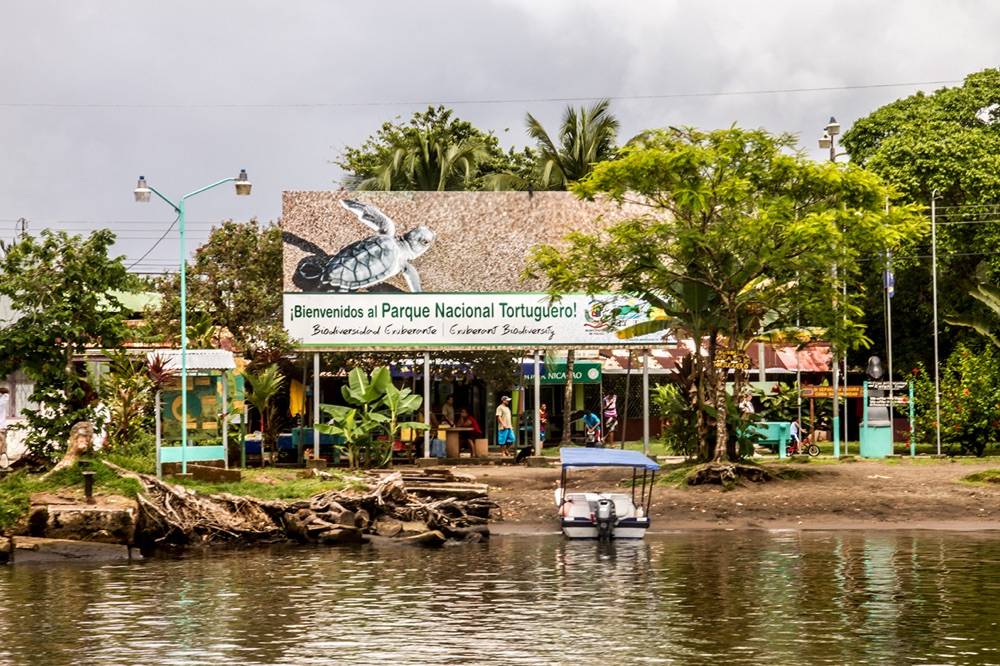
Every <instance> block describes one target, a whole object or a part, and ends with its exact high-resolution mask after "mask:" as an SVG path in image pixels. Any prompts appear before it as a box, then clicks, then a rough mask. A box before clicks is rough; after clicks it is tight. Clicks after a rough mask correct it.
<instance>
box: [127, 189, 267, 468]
mask: <svg viewBox="0 0 1000 666" xmlns="http://www.w3.org/2000/svg"><path fill="white" fill-rule="evenodd" d="M226 183H236V194H237V195H240V196H245V195H248V194H250V189H251V187H252V184H251V183H250V178H249V177H248V176H247V171H246V169H240V172H239V174H238V175H236V176H234V177H230V178H223V179H222V180H217V181H215V182H214V183H212V184H210V185H206V186H205V187H201V188H198V189H197V190H194V191H192V192H188V193H187V194H185V195H184V196H182V197H181V198H180V199H178V200H177V203H174V202H173V201H171V200H170V199H169V198H167V197H166V196H164V195H163V194H160V192H159V191H157V189H156V188H155V187H150V186H149V184H147V183H146V178H145V177H144V176H139V180H138V182H136V185H135V190H133V193H134V194H135V200H136V201H137V202H139V203H147V202H148V201H149V200H150V195H151V194H155V195H156V196H158V197H159V198H160V199H162V200H163V201H164V202H166V204H167V205H168V206H170V207H171V208H173V209H174V212H175V213H177V232H178V235H179V236H180V278H181V279H180V282H181V284H180V291H181V294H180V296H181V304H180V305H181V474H187V439H188V437H187V249H186V248H185V245H184V208H185V203H186V202H187V200H188V199H190V198H191V197H193V196H195V195H197V194H201V193H202V192H205V191H206V190H210V189H212V188H214V187H218V186H219V185H224V184H226ZM156 463H157V472H159V469H160V461H159V447H157V461H156Z"/></svg>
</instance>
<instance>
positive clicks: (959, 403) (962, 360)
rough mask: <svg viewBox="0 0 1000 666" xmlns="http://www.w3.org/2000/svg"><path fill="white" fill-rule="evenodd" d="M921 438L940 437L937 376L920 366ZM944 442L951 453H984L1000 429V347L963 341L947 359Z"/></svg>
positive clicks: (943, 368) (918, 426) (918, 430)
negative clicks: (935, 400) (936, 400)
mask: <svg viewBox="0 0 1000 666" xmlns="http://www.w3.org/2000/svg"><path fill="white" fill-rule="evenodd" d="M912 377H913V379H914V411H915V412H916V437H917V439H918V440H919V441H920V442H922V443H925V444H933V443H934V442H935V441H936V430H935V425H936V422H937V418H936V414H935V405H934V377H933V374H932V373H929V372H927V371H926V370H925V369H924V368H923V367H922V366H921V367H918V368H916V369H914V371H913V373H912ZM940 379H941V444H942V446H943V447H944V451H945V452H946V453H954V452H956V450H957V451H958V452H961V453H964V454H975V455H977V456H981V455H983V453H984V452H985V451H986V447H987V446H989V445H991V444H994V443H995V442H996V441H997V439H998V438H997V432H998V431H1000V350H998V349H997V348H996V347H994V346H992V345H983V344H979V345H966V344H964V343H959V344H958V345H957V346H956V347H955V350H954V351H953V352H952V353H951V355H950V356H949V357H948V358H947V360H945V361H944V362H943V363H942V364H941V372H940Z"/></svg>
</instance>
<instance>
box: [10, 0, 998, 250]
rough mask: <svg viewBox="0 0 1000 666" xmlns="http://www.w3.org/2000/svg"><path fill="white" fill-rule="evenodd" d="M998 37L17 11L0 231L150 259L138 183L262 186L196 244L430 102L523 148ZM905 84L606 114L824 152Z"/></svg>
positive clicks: (738, 7)
mask: <svg viewBox="0 0 1000 666" xmlns="http://www.w3.org/2000/svg"><path fill="white" fill-rule="evenodd" d="M998 28H1000V3H996V2H988V1H983V2H956V1H955V0H950V1H947V0H943V1H937V2H931V1H928V0H923V1H917V0H912V1H909V2H903V1H899V2H871V1H870V0H869V1H863V0H862V1H852V0H841V1H839V2H822V3H820V2H802V1H801V0H793V1H787V2H777V1H775V0H768V1H766V2H765V1H760V2H749V1H746V0H741V1H739V2H737V1H736V0H733V1H732V2H706V1H704V0H699V1H697V2H695V1H693V0H692V1H690V2H665V1H663V2H636V1H629V2H622V1H620V0H619V1H609V2H583V1H581V0H567V1H565V2H556V1H553V0H520V1H513V0H512V1H509V2H486V1H484V0H476V1H475V2H472V1H469V0H454V1H450V2H445V1H428V0H408V1H400V2H387V1H384V0H380V1H378V2H350V3H347V2H329V1H313V2H306V1H301V2H293V1H289V0H286V1H282V2H279V1H277V0H274V1H272V2H261V1H252V0H239V1H225V2H223V1H218V0H211V1H208V0H200V1H178V0H171V1H170V2H150V3H142V2H139V3H137V2H111V1H104V0H102V1H97V0H89V1H86V0H80V1H75V2H67V1H63V0H59V1H57V0H30V1H28V0H24V1H22V2H15V0H3V2H2V9H0V44H2V48H0V238H10V237H12V236H13V234H14V229H15V223H16V220H17V219H18V218H20V217H24V218H27V219H28V220H29V231H38V230H40V229H41V228H43V227H46V226H49V227H54V228H62V229H68V230H72V231H79V232H83V231H86V230H89V229H92V228H96V227H103V226H107V227H110V228H112V229H115V230H116V231H117V232H119V235H120V237H121V241H120V243H119V247H118V249H119V251H120V252H121V253H123V254H125V255H127V256H128V257H129V258H130V259H136V258H138V257H139V256H141V255H142V254H143V253H144V252H145V251H146V250H147V249H149V247H150V246H151V245H152V244H153V243H154V242H155V240H156V238H158V237H159V236H160V234H162V233H163V231H165V230H166V228H167V227H168V226H169V224H170V221H171V220H172V219H173V214H172V212H171V211H170V209H169V208H168V207H167V206H166V205H164V204H161V203H159V202H156V201H154V202H151V203H149V204H136V203H134V202H133V198H132V191H131V190H132V188H133V187H134V186H135V180H136V178H137V176H138V175H139V174H144V175H145V176H146V177H147V179H148V181H149V182H150V184H152V185H154V186H155V187H157V188H158V189H160V190H161V191H164V192H165V193H169V194H171V195H175V196H179V195H181V194H183V193H185V192H188V191H190V190H193V189H196V188H198V187H200V186H202V185H205V184H208V183H209V182H212V181H214V180H217V179H220V178H223V177H226V176H229V175H235V174H236V173H237V172H238V170H239V169H240V168H246V169H247V171H248V172H249V173H250V177H251V179H252V181H253V183H254V190H253V195H252V196H251V197H249V198H247V197H240V198H237V197H236V196H235V195H233V193H232V189H231V188H230V187H225V188H220V189H219V190H217V191H213V192H209V193H206V194H203V195H200V196H199V197H198V198H196V199H192V200H191V201H190V202H189V204H188V220H189V226H188V228H189V235H190V237H191V245H192V246H193V245H196V244H197V243H198V242H199V241H201V240H204V238H205V237H206V235H207V232H208V229H209V227H210V225H211V223H212V222H217V221H219V220H221V219H225V218H230V217H231V218H234V219H246V218H248V217H251V216H256V217H257V218H258V219H261V220H273V219H277V218H278V216H279V215H280V212H281V192H282V191H283V190H298V189H329V188H333V187H336V183H337V181H338V179H339V177H340V173H339V171H338V169H337V168H336V167H335V166H334V165H332V164H331V163H330V161H331V160H332V159H334V158H335V157H336V156H337V155H338V153H339V152H340V151H341V150H342V149H343V147H344V146H346V145H356V144H358V143H359V142H361V141H362V140H363V139H364V138H365V137H366V136H367V135H369V134H370V133H372V132H373V131H374V130H376V129H377V128H378V126H379V124H380V123H381V122H382V121H383V120H385V119H388V118H393V117H396V116H399V117H403V118H405V117H408V116H409V115H410V114H411V113H412V112H413V111H415V110H418V109H421V108H422V106H421V105H420V104H407V103H392V102H421V103H425V104H426V103H429V102H433V103H436V102H446V103H447V102H451V103H452V104H453V106H454V107H455V109H456V111H457V113H458V114H459V115H460V116H462V117H464V118H467V119H468V120H471V121H472V122H474V123H475V124H476V125H478V126H480V127H482V128H484V129H493V130H495V131H496V132H497V134H498V135H499V136H500V137H501V139H502V140H503V142H504V143H505V144H508V145H512V144H523V143H525V141H526V139H525V136H524V114H525V112H526V111H530V112H531V113H533V114H535V115H536V116H537V117H539V118H540V119H541V120H542V121H543V122H544V123H545V124H546V126H554V125H555V124H556V123H557V122H558V118H559V115H560V113H561V111H562V109H563V108H564V106H565V105H566V102H563V101H545V100H551V99H552V98H573V97H600V96H611V97H615V96H626V97H627V96H648V95H670V94H675V93H703V92H704V93H711V92H738V91H755V90H769V89H770V90H773V89H789V88H818V87H838V86H861V85H873V84H890V83H902V82H924V81H945V80H957V79H961V78H962V77H964V76H965V75H966V74H968V73H971V72H974V71H977V70H980V69H983V68H986V67H993V66H998V63H1000V40H997V38H996V34H997V30H998ZM921 87H923V88H926V89H934V88H936V87H939V86H933V85H932V86H921ZM915 89H916V87H914V86H900V87H890V88H869V89H855V90H838V91H825V92H798V93H782V94H756V95H717V96H700V97H676V98H661V99H632V100H618V101H614V102H613V108H614V111H615V113H616V114H617V115H618V117H619V118H620V120H621V124H622V132H621V137H622V138H623V139H625V138H628V137H629V136H631V135H633V134H634V133H636V132H637V131H639V130H641V129H644V128H648V127H657V126H665V125H678V124H684V125H696V126H700V127H705V128H711V127H721V126H728V125H730V124H732V123H737V124H740V125H744V126H751V127H758V126H760V127H764V128H767V129H769V130H772V131H790V132H794V133H797V134H798V135H799V136H800V137H801V140H802V144H803V145H804V146H805V147H806V148H808V149H809V151H810V152H811V154H813V155H814V156H816V157H817V158H820V157H822V156H823V154H822V152H821V151H819V150H818V148H816V141H815V139H816V137H817V136H818V134H820V133H821V132H822V128H823V126H824V125H825V124H826V121H827V119H828V117H829V116H830V115H831V114H833V115H836V116H837V118H838V120H840V121H841V123H842V124H843V125H844V127H845V128H846V127H848V126H849V125H850V123H851V122H852V121H853V120H854V119H856V118H858V117H861V116H864V115H865V114H867V113H869V112H870V111H871V110H873V109H875V108H877V107H878V106H880V105H882V104H884V103H886V102H888V101H891V100H893V99H895V98H897V97H901V96H905V95H907V94H910V93H911V92H913V91H914V90H915ZM484 100H519V101H515V102H512V103H482V102H483V101H484ZM527 100H538V101H527ZM459 101H463V102H471V103H461V104H458V103H456V102H459ZM381 102H390V103H387V104H376V103H381ZM578 103H579V102H578ZM226 105H230V106H226ZM310 105H319V106H310ZM176 248H177V242H176V234H172V235H170V236H168V237H167V239H166V240H165V241H164V242H163V243H162V244H161V245H160V246H159V247H158V248H157V249H156V250H155V251H154V252H153V253H152V254H151V255H150V257H149V258H148V259H147V260H146V261H145V262H144V263H143V264H142V265H141V266H140V268H145V269H159V268H160V267H161V266H165V265H166V264H167V263H169V262H172V261H173V260H174V256H175V254H176Z"/></svg>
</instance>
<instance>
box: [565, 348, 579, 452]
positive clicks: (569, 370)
mask: <svg viewBox="0 0 1000 666" xmlns="http://www.w3.org/2000/svg"><path fill="white" fill-rule="evenodd" d="M575 364H576V350H575V349H569V350H567V351H566V390H565V392H564V393H563V431H562V444H563V445H568V444H570V443H571V441H572V440H571V435H572V430H570V426H571V425H572V423H573V420H572V419H571V418H570V414H571V413H572V412H573V366H574V365H575Z"/></svg>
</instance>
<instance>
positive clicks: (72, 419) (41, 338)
mask: <svg viewBox="0 0 1000 666" xmlns="http://www.w3.org/2000/svg"><path fill="white" fill-rule="evenodd" d="M114 241H115V235H114V234H113V233H111V232H110V231H108V230H106V229H105V230H100V231H95V232H93V233H91V234H90V236H88V237H86V238H84V237H81V236H70V235H68V234H66V233H65V232H58V233H56V232H52V231H48V230H46V231H43V232H42V233H41V235H40V236H38V237H32V236H26V237H24V238H22V239H21V240H18V241H17V242H14V243H10V244H6V243H5V244H0V251H2V253H3V257H2V259H0V295H3V296H6V297H8V298H9V299H10V304H11V307H12V308H13V309H14V310H15V311H16V312H17V313H18V314H19V318H18V319H17V320H16V321H15V322H13V323H11V324H9V325H8V326H6V327H4V328H0V375H4V374H7V373H10V372H13V371H15V370H17V369H21V370H23V371H24V372H25V374H26V375H27V376H28V377H29V378H30V379H31V380H32V381H33V382H34V385H35V388H34V392H33V393H32V395H31V400H32V401H34V402H36V403H38V404H39V408H38V409H34V410H25V411H24V412H23V415H24V417H25V418H26V420H27V426H28V429H29V431H28V436H27V445H28V448H29V450H30V451H31V453H32V454H34V455H35V456H37V457H42V458H54V457H55V456H56V455H57V454H58V453H59V452H60V451H61V450H62V449H63V448H64V447H65V444H66V438H67V436H68V435H69V431H70V428H71V427H72V426H73V424H74V423H76V422H78V421H95V422H96V423H97V424H98V425H100V419H99V418H98V415H97V414H96V413H95V406H96V404H97V397H98V396H97V386H95V382H94V381H93V380H92V379H90V378H89V377H88V375H87V369H86V364H84V363H82V362H79V361H77V360H75V359H76V358H77V357H78V356H79V355H81V354H83V353H84V352H85V351H87V350H99V349H101V348H104V347H114V346H116V345H118V344H119V343H120V342H121V341H122V340H123V339H124V337H125V333H126V328H125V319H126V313H125V312H124V310H123V308H122V306H121V304H120V303H119V301H118V299H117V298H116V297H115V295H114V292H115V291H124V290H127V289H129V288H130V287H131V286H133V282H132V280H131V279H130V277H129V275H128V274H127V273H126V271H125V266H124V264H123V263H122V258H121V257H114V258H112V257H109V256H108V249H109V248H110V247H111V245H112V244H113V243H114Z"/></svg>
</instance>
